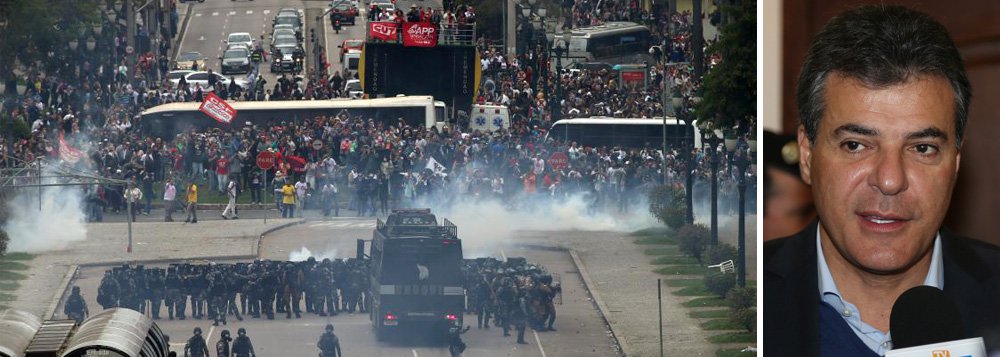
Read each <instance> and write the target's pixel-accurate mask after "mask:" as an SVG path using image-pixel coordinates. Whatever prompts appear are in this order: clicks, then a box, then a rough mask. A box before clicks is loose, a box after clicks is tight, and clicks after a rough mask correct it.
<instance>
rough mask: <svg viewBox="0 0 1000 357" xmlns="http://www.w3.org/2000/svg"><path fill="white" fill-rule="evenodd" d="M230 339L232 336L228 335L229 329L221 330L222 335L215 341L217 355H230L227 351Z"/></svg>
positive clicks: (219, 356)
mask: <svg viewBox="0 0 1000 357" xmlns="http://www.w3.org/2000/svg"><path fill="white" fill-rule="evenodd" d="M232 340H233V338H232V337H229V330H222V337H221V338H220V339H219V342H216V343H215V353H216V355H217V356H218V357H230V356H232V355H231V354H230V353H229V341H232Z"/></svg>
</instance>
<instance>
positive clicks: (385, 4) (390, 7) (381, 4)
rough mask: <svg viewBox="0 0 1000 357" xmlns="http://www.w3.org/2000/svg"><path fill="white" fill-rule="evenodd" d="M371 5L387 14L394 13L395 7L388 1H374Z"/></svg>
mask: <svg viewBox="0 0 1000 357" xmlns="http://www.w3.org/2000/svg"><path fill="white" fill-rule="evenodd" d="M371 4H372V5H375V6H378V7H379V9H382V10H387V11H388V12H389V13H393V12H395V11H396V5H395V4H393V3H392V1H389V0H374V1H372V3H371Z"/></svg>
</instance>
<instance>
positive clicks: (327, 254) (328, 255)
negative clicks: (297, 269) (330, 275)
mask: <svg viewBox="0 0 1000 357" xmlns="http://www.w3.org/2000/svg"><path fill="white" fill-rule="evenodd" d="M309 257H313V258H316V260H323V259H330V260H333V259H336V258H338V257H337V250H336V249H327V250H326V251H323V252H321V253H319V254H313V252H312V251H310V250H309V248H306V247H302V248H301V249H299V250H296V251H292V252H291V253H289V254H288V260H289V261H293V262H301V261H305V260H306V259H309Z"/></svg>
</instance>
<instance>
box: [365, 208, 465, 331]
mask: <svg viewBox="0 0 1000 357" xmlns="http://www.w3.org/2000/svg"><path fill="white" fill-rule="evenodd" d="M360 243H362V244H363V242H360ZM369 257H370V259H371V264H370V265H369V267H370V270H369V272H370V273H369V277H370V279H371V284H370V285H369V286H370V287H369V291H368V294H366V295H368V298H369V299H370V303H371V305H370V306H371V308H370V309H369V311H370V315H369V318H370V319H371V322H372V325H373V327H374V328H375V336H376V339H377V340H379V341H384V340H385V339H386V338H387V337H389V336H390V335H395V334H398V333H409V334H412V333H425V332H426V333H430V334H431V336H432V337H436V338H441V339H443V338H445V337H446V336H448V334H449V333H450V332H451V331H455V329H458V328H461V327H462V319H463V315H464V313H465V289H464V288H463V281H464V280H463V275H462V241H461V240H459V239H458V227H457V226H455V224H453V223H451V222H450V221H448V220H447V219H444V220H443V223H441V224H438V220H437V217H435V216H434V214H432V213H431V211H430V209H397V210H393V211H392V212H391V214H389V216H388V217H386V219H385V221H384V222H383V221H382V220H381V219H379V220H377V222H376V226H375V231H374V232H373V236H372V241H371V248H370V249H369Z"/></svg>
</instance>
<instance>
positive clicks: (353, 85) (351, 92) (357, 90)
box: [344, 79, 365, 99]
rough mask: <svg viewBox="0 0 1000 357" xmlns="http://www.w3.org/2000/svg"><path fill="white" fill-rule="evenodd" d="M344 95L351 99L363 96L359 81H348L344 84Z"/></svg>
mask: <svg viewBox="0 0 1000 357" xmlns="http://www.w3.org/2000/svg"><path fill="white" fill-rule="evenodd" d="M344 93H347V96H348V97H349V98H351V99H361V97H362V96H364V95H365V92H364V90H362V89H361V80H360V79H348V80H347V82H346V83H344Z"/></svg>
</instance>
